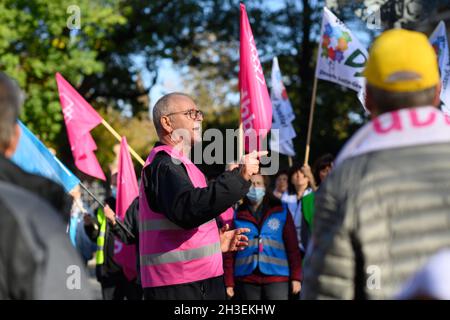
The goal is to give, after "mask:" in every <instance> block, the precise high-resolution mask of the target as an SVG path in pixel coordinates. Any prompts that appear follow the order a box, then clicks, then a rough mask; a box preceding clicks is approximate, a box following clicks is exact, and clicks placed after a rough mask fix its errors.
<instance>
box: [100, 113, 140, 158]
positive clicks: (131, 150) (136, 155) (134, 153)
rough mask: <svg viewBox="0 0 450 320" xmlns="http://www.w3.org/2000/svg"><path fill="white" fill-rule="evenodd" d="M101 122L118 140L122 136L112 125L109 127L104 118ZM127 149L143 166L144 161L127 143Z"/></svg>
mask: <svg viewBox="0 0 450 320" xmlns="http://www.w3.org/2000/svg"><path fill="white" fill-rule="evenodd" d="M102 124H103V125H104V126H105V127H106V129H108V130H109V132H111V134H112V135H113V136H114V137H115V138H116V139H117V140H118V141H119V142H120V141H121V140H122V137H121V136H120V134H118V133H117V131H116V130H114V128H113V127H111V126H110V125H109V123H108V122H106V120H105V119H102ZM128 150H129V151H130V153H131V154H132V155H133V157H134V158H135V159H136V160H137V161H138V162H139V163H140V164H141V165H142V166H144V164H145V161H144V160H143V159H142V158H141V157H140V156H139V155H138V154H137V153H136V151H134V150H133V148H131V147H130V146H129V145H128Z"/></svg>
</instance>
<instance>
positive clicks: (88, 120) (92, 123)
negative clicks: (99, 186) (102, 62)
mask: <svg viewBox="0 0 450 320" xmlns="http://www.w3.org/2000/svg"><path fill="white" fill-rule="evenodd" d="M56 83H57V85H58V91H59V99H60V101H61V106H62V111H63V114H64V121H65V123H66V129H67V136H68V138H69V143H70V147H71V150H72V154H73V158H74V160H75V165H76V166H77V168H78V169H80V170H81V171H82V172H84V173H85V174H87V175H90V176H92V177H95V178H98V179H101V180H106V178H105V174H104V173H103V170H102V168H101V167H100V164H99V163H98V160H97V157H96V156H95V154H94V151H95V150H97V145H96V144H95V141H94V139H93V138H92V136H91V133H90V131H91V130H92V129H94V128H95V127H96V126H97V125H99V124H100V123H102V120H103V119H102V117H100V115H99V114H98V113H97V112H96V111H95V110H94V108H92V107H91V105H90V104H89V103H88V102H87V101H86V100H84V99H83V97H82V96H81V95H80V94H79V93H78V92H77V91H76V90H75V89H74V88H73V87H72V86H71V85H70V84H69V83H68V82H67V81H66V79H64V78H63V77H62V75H61V74H59V73H56Z"/></svg>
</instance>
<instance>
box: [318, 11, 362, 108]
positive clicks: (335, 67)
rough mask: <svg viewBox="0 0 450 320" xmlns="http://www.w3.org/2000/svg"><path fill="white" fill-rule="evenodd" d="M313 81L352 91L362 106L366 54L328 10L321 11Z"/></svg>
mask: <svg viewBox="0 0 450 320" xmlns="http://www.w3.org/2000/svg"><path fill="white" fill-rule="evenodd" d="M320 35H321V36H320V43H319V54H318V57H317V64H316V77H317V78H319V79H322V80H328V81H331V82H334V83H337V84H340V85H341V86H344V87H347V88H350V89H352V90H355V91H356V92H357V93H358V98H359V100H360V101H361V103H362V105H363V106H364V102H365V101H364V100H365V83H366V81H365V78H364V77H363V75H362V72H363V70H364V66H365V64H366V61H367V58H368V56H369V53H368V52H367V50H366V48H365V47H364V46H363V45H362V44H361V43H360V42H359V41H358V39H357V38H356V37H355V36H354V35H353V34H352V32H351V31H350V29H349V28H347V26H346V25H345V24H344V23H343V22H342V21H341V20H339V19H338V18H337V17H336V16H335V15H334V14H333V13H332V12H331V11H330V10H329V9H328V8H326V7H324V8H323V16H322V28H321V32H320Z"/></svg>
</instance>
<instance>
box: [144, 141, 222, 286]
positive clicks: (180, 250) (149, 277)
mask: <svg viewBox="0 0 450 320" xmlns="http://www.w3.org/2000/svg"><path fill="white" fill-rule="evenodd" d="M161 151H163V152H166V153H167V154H169V155H170V156H171V157H172V158H175V159H178V160H179V161H181V163H183V164H184V166H185V168H186V171H187V173H188V175H189V178H190V179H191V182H192V184H193V185H194V187H195V188H204V187H206V179H205V176H204V175H203V173H202V172H201V171H200V170H199V169H198V168H197V167H196V166H195V164H193V163H192V162H191V161H190V160H189V159H188V158H187V157H185V156H183V155H181V154H180V153H179V152H178V151H177V150H174V149H173V148H172V147H170V146H159V147H156V148H154V149H153V150H152V151H151V153H150V155H149V156H148V158H147V161H146V162H145V165H144V168H146V167H147V166H148V165H149V164H150V163H151V162H152V161H153V159H154V158H155V155H156V154H157V153H158V152H161ZM143 172H144V171H142V173H143ZM139 192H140V196H139V249H140V250H139V251H140V253H139V254H140V262H141V266H140V267H141V281H142V286H143V287H144V288H149V287H159V286H170V285H175V284H181V283H189V282H195V281H200V280H204V279H208V278H213V277H218V276H221V275H222V274H223V264H222V252H221V249H220V238H219V231H218V228H217V224H216V221H215V219H212V220H210V221H208V222H206V223H204V224H202V225H201V226H199V227H197V228H194V229H190V230H185V229H183V228H181V227H179V226H177V225H176V224H174V223H173V222H171V221H170V220H169V219H167V218H166V217H165V215H164V214H162V213H158V212H154V211H152V210H151V209H150V207H149V206H148V202H147V197H146V194H145V191H144V184H143V183H141V185H140V189H139Z"/></svg>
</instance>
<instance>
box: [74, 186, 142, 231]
mask: <svg viewBox="0 0 450 320" xmlns="http://www.w3.org/2000/svg"><path fill="white" fill-rule="evenodd" d="M80 186H81V187H82V188H83V189H84V190H85V191H86V192H87V193H88V194H89V195H90V196H91V197H92V199H94V200H95V201H96V202H97V203H98V204H99V205H100V206H101V207H102V208H105V204H104V203H103V202H102V201H100V200H99V199H97V197H96V196H94V194H93V193H92V192H91V191H90V190H89V189H88V188H87V187H86V186H85V185H84V184H83V183H82V182H80ZM116 223H117V225H118V226H119V227H120V228H121V229H123V230H124V231H125V232H126V233H127V234H128V236H130V237H131V238H133V239H134V238H135V236H134V234H133V233H132V232H131V231H130V230H129V229H128V228H127V227H126V226H125V225H124V224H123V223H122V222H121V221H120V220H119V219H116Z"/></svg>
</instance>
